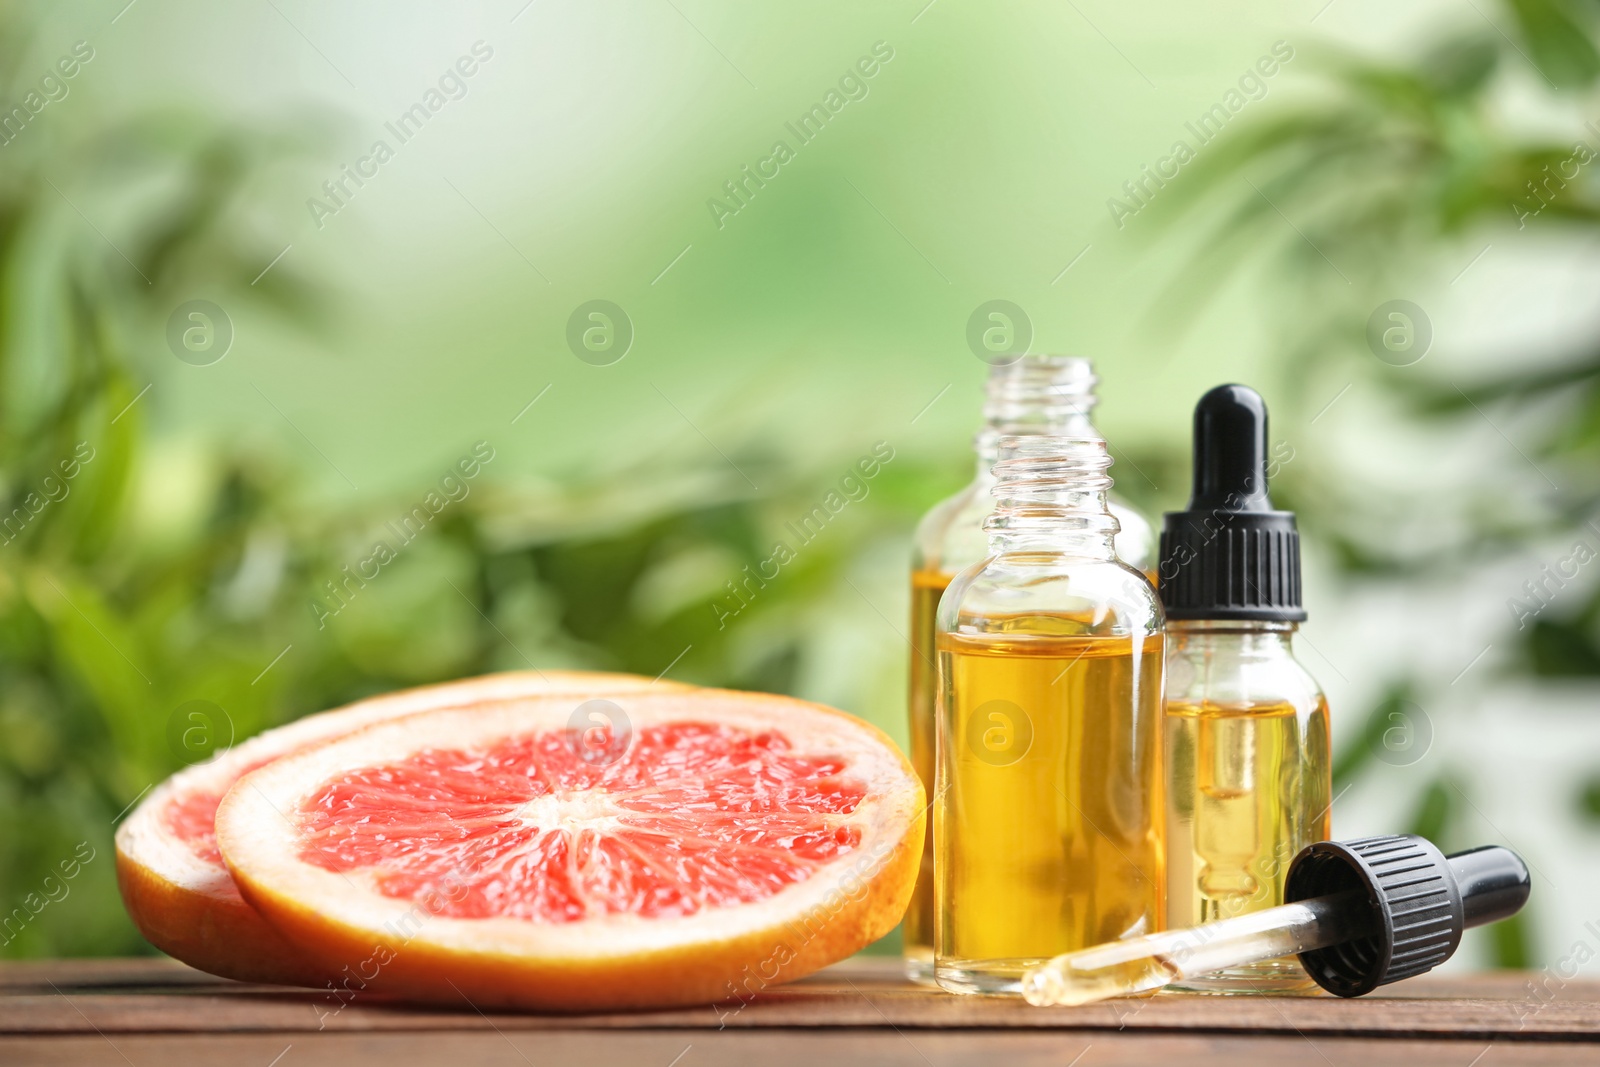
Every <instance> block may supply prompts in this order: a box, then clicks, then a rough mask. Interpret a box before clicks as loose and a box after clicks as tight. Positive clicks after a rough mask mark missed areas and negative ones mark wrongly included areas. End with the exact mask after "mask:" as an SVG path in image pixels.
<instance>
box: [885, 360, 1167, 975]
mask: <svg viewBox="0 0 1600 1067" xmlns="http://www.w3.org/2000/svg"><path fill="white" fill-rule="evenodd" d="M1095 381H1096V379H1095V375H1094V365H1093V364H1092V363H1091V362H1090V361H1089V360H1087V359H1078V358H1076V357H1072V356H1044V355H1040V356H1033V355H1030V356H1023V357H1021V358H1020V359H1017V360H1016V361H1014V362H1011V363H1007V364H1004V365H996V366H994V368H993V369H992V370H991V371H990V372H989V382H988V387H987V397H986V399H985V403H984V407H983V415H984V426H983V429H982V430H981V431H979V433H978V435H977V438H976V440H975V442H974V444H975V447H976V450H977V454H978V469H977V474H976V476H975V477H974V478H973V480H972V482H971V484H969V485H968V486H967V487H966V488H964V489H962V490H961V491H960V492H959V493H957V494H956V495H955V496H952V497H950V498H949V499H948V500H945V501H943V502H942V503H940V504H938V505H937V506H935V507H934V508H933V510H931V511H929V512H928V514H927V515H926V516H924V517H923V519H922V522H921V523H920V524H919V525H918V527H917V536H916V543H915V545H914V547H913V551H912V572H911V644H912V655H911V686H910V701H909V705H910V706H909V711H910V724H911V762H912V764H913V765H915V766H916V768H917V773H918V774H920V775H921V776H922V783H923V786H924V787H925V788H926V789H927V791H928V796H929V798H930V799H931V798H932V797H933V788H934V786H933V778H934V699H935V688H936V679H935V673H936V671H935V664H936V656H937V653H936V650H935V649H934V644H933V617H934V613H935V612H936V611H937V610H938V608H939V598H940V597H941V596H942V595H943V594H944V591H945V587H946V586H948V585H949V584H950V579H951V578H953V577H955V575H956V573H957V572H959V571H962V570H965V569H966V568H967V567H970V566H972V564H974V563H977V562H978V561H979V560H981V559H983V558H984V557H985V556H987V555H988V554H989V535H988V534H987V533H985V532H984V529H983V521H984V520H985V519H986V518H988V517H989V514H990V513H991V512H992V511H993V510H994V495H993V492H992V491H993V489H994V474H993V467H994V464H995V461H996V460H997V459H999V442H1000V438H1001V437H1003V436H1005V435H1007V434H1054V435H1057V436H1063V437H1098V436H1099V434H1098V432H1097V431H1096V430H1095V428H1094V426H1093V424H1092V423H1091V422H1090V421H1089V413H1090V411H1091V410H1093V408H1094V405H1095V395H1094V386H1095ZM1110 509H1111V514H1112V515H1113V516H1115V517H1116V519H1117V522H1118V523H1119V524H1120V529H1119V530H1118V532H1117V534H1116V537H1115V544H1116V551H1117V556H1118V558H1119V559H1121V560H1122V561H1123V562H1125V563H1127V564H1128V565H1130V566H1132V567H1134V568H1135V569H1137V570H1140V571H1144V572H1146V573H1147V574H1148V575H1150V576H1151V578H1152V580H1154V575H1155V552H1156V537H1155V531H1154V530H1153V528H1152V527H1151V525H1150V523H1148V522H1147V521H1145V519H1144V517H1143V516H1142V515H1140V514H1139V513H1138V512H1137V511H1135V510H1134V509H1133V508H1131V507H1128V506H1126V505H1125V504H1123V503H1121V502H1120V501H1118V500H1117V499H1116V498H1115V497H1114V496H1113V497H1112V498H1111V503H1110ZM927 825H928V838H927V842H926V844H925V846H924V848H923V850H922V871H921V873H920V874H919V875H918V878H917V886H916V890H915V892H914V893H913V895H912V898H911V907H910V908H909V909H907V911H906V917H905V924H904V926H903V927H902V929H901V932H902V934H903V935H904V946H905V949H904V951H905V964H906V975H907V977H909V978H911V979H913V980H914V981H919V982H932V981H933V928H934V920H933V820H932V819H929V820H928V821H927Z"/></svg>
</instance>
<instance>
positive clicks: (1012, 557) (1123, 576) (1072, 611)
mask: <svg viewBox="0 0 1600 1067" xmlns="http://www.w3.org/2000/svg"><path fill="white" fill-rule="evenodd" d="M1164 623H1165V616H1164V614H1163V611H1162V608H1161V602H1160V599H1159V598H1158V597H1157V596H1156V593H1155V590H1154V589H1153V588H1152V587H1151V585H1150V582H1149V581H1148V580H1147V579H1146V578H1145V576H1144V575H1143V574H1142V573H1140V572H1139V571H1137V570H1134V569H1133V568H1132V567H1129V566H1128V565H1127V564H1125V563H1123V562H1121V561H1120V560H1116V559H1080V558H1071V557H1060V556H1054V555H1053V554H1047V553H1028V552H1019V553H1007V554H1002V555H997V556H990V557H988V558H987V559H984V560H982V561H980V562H979V563H977V564H974V565H973V566H971V567H968V568H967V569H966V570H964V571H962V572H961V573H960V574H958V575H957V576H956V577H955V579H954V580H953V581H952V582H951V583H950V586H949V588H948V590H947V591H946V592H945V595H944V597H943V599H942V600H941V601H940V604H939V613H938V628H939V630H940V632H942V633H963V634H983V633H990V634H993V633H1018V634H1021V633H1031V634H1037V635H1041V636H1062V635H1076V636H1108V637H1109V636H1119V637H1148V636H1151V635H1155V634H1159V633H1161V632H1162V628H1163V626H1164Z"/></svg>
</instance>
